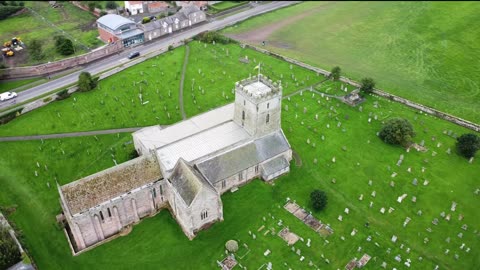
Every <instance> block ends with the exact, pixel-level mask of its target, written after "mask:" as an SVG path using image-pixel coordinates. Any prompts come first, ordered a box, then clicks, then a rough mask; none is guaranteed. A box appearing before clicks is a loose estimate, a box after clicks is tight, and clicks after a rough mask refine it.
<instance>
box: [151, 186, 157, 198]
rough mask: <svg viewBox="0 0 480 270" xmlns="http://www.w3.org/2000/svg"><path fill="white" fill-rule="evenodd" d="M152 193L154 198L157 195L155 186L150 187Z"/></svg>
mask: <svg viewBox="0 0 480 270" xmlns="http://www.w3.org/2000/svg"><path fill="white" fill-rule="evenodd" d="M152 194H153V197H154V198H156V197H157V190H156V189H155V188H153V189H152Z"/></svg>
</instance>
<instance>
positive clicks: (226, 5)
mask: <svg viewBox="0 0 480 270" xmlns="http://www.w3.org/2000/svg"><path fill="white" fill-rule="evenodd" d="M245 3H246V1H240V2H234V1H222V2H220V3H216V4H213V5H211V6H209V10H208V13H212V14H215V13H218V12H221V11H225V10H227V9H231V8H234V7H238V6H241V5H243V4H245Z"/></svg>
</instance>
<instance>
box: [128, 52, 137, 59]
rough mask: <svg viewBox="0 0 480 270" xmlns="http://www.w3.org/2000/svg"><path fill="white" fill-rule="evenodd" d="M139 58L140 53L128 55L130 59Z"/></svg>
mask: <svg viewBox="0 0 480 270" xmlns="http://www.w3.org/2000/svg"><path fill="white" fill-rule="evenodd" d="M138 56H140V52H131V53H130V54H129V55H128V59H132V58H135V57H138Z"/></svg>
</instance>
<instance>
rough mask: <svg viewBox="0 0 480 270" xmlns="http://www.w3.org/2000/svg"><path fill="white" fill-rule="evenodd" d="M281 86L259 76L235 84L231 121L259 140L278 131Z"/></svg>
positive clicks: (279, 127)
mask: <svg viewBox="0 0 480 270" xmlns="http://www.w3.org/2000/svg"><path fill="white" fill-rule="evenodd" d="M281 108H282V86H280V85H278V84H277V83H276V82H272V80H270V79H268V78H267V77H265V76H263V75H262V74H260V75H259V76H258V77H257V76H253V77H252V78H249V79H245V80H242V81H240V82H237V83H236V84H235V111H234V116H233V121H234V122H235V123H237V124H238V125H240V126H242V127H243V128H244V129H245V130H246V131H247V132H248V134H249V135H250V136H252V137H254V138H259V137H262V136H264V135H267V134H269V133H272V132H274V131H277V130H280V129H281V126H280V124H281V123H280V119H281V118H280V114H281Z"/></svg>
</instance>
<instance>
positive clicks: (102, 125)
mask: <svg viewBox="0 0 480 270" xmlns="http://www.w3.org/2000/svg"><path fill="white" fill-rule="evenodd" d="M189 46H190V57H189V62H188V66H187V71H186V76H185V83H184V107H185V112H186V114H187V116H188V117H191V116H193V115H196V114H198V113H201V112H205V111H207V110H210V109H213V108H216V107H217V106H220V105H224V104H227V103H229V102H232V101H233V98H234V95H233V93H232V92H231V91H232V89H233V88H234V85H235V82H236V81H238V80H241V79H243V78H245V77H248V76H250V75H252V76H253V75H255V74H257V71H256V70H254V67H255V66H257V65H258V63H260V62H261V63H262V64H261V71H262V73H263V74H265V75H268V76H269V77H270V78H272V79H273V80H280V79H281V80H282V81H283V83H282V85H283V92H284V93H285V94H288V93H292V92H293V91H295V90H297V89H299V88H304V87H307V86H309V85H311V84H315V83H317V82H319V81H322V80H324V77H323V76H317V74H315V73H314V72H311V71H308V70H306V69H304V68H300V67H297V66H293V65H290V64H288V63H286V62H282V61H280V60H278V59H275V58H272V57H268V56H266V55H264V54H261V53H258V52H255V51H253V50H250V49H242V48H241V47H240V46H239V45H236V44H230V45H227V46H224V45H219V44H217V45H212V44H207V45H206V47H205V45H204V44H201V43H199V42H197V41H194V42H191V43H190V44H189ZM227 50H228V53H229V55H228V56H227V55H226V54H227ZM245 56H248V59H249V61H250V62H249V63H248V64H244V63H241V62H240V61H239V59H240V58H245ZM184 57H185V48H184V47H183V46H182V47H180V48H179V49H176V50H174V51H172V52H169V53H166V54H162V55H159V56H158V57H155V58H154V59H151V60H147V61H145V62H143V63H141V64H139V65H136V66H134V67H131V68H128V69H127V70H125V71H122V72H120V73H118V74H115V75H113V76H111V77H109V78H107V79H105V80H102V81H100V83H99V86H98V87H97V89H95V90H93V91H91V92H88V93H75V94H74V95H73V96H72V97H70V98H68V99H66V100H63V101H56V102H53V103H52V104H50V105H48V106H45V107H42V108H39V109H37V110H36V111H35V112H34V113H27V114H25V115H21V116H20V117H18V118H17V119H15V120H13V121H11V122H9V123H7V124H6V125H2V126H0V136H15V135H33V134H50V133H64V132H74V131H88V130H101V129H110V128H120V127H135V126H149V125H156V124H171V123H173V122H175V121H178V120H180V119H181V115H180V110H179V101H178V93H179V83H180V78H181V69H182V65H183V60H184ZM205 63H209V64H208V66H206V65H205ZM290 67H291V69H290ZM199 70H200V73H199ZM223 72H225V74H223ZM282 76H283V79H282ZM142 80H146V81H147V83H148V84H147V85H146V84H143V83H139V84H137V85H135V86H134V85H133V82H134V81H135V82H140V81H142ZM193 80H195V82H194V83H193ZM295 80H296V81H295ZM192 83H193V85H194V89H193V90H192ZM199 87H201V88H202V89H204V92H203V94H202V90H200V89H199ZM140 90H141V91H142V94H143V100H144V101H149V103H148V104H145V105H143V106H142V105H141V104H140V99H139V97H138V95H139V93H140ZM157 91H158V93H157ZM169 92H170V95H171V96H169ZM222 92H224V97H223V95H222ZM227 96H228V99H227ZM115 98H118V101H117V100H116V99H115ZM194 98H195V100H196V102H197V103H196V104H195V103H194ZM75 100H76V101H75ZM132 100H133V103H132ZM102 102H103V103H104V105H103V104H102ZM165 108H166V110H165ZM58 114H60V117H59V116H58ZM168 114H170V119H169V118H168ZM27 126H28V128H25V127H27Z"/></svg>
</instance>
